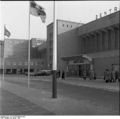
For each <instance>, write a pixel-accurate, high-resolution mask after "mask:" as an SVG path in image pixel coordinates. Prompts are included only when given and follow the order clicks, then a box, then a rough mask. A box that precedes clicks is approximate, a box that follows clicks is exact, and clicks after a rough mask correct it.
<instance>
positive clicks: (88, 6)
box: [0, 1, 120, 39]
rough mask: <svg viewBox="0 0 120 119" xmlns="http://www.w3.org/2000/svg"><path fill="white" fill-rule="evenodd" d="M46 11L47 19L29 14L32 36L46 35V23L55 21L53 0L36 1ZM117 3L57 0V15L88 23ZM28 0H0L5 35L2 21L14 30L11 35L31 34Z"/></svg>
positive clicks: (117, 5) (43, 36)
mask: <svg viewBox="0 0 120 119" xmlns="http://www.w3.org/2000/svg"><path fill="white" fill-rule="evenodd" d="M36 3H37V4H39V5H41V6H43V7H44V8H45V11H46V13H47V19H46V23H45V24H44V23H42V22H41V19H40V17H35V16H32V15H31V16H30V21H31V22H30V31H31V32H30V36H31V38H33V37H34V38H42V39H46V38H47V25H48V24H50V23H51V22H52V21H53V1H36ZM114 7H120V2H119V1H56V9H57V19H63V20H70V21H75V22H81V23H87V22H90V21H93V20H95V18H96V15H99V13H104V11H106V12H107V13H108V14H109V9H112V12H113V11H114ZM28 11H29V2H28V1H5V2H4V1H2V2H1V1H0V18H2V19H0V20H1V21H0V27H2V31H1V36H0V37H2V38H3V35H2V34H3V25H4V24H5V25H6V27H7V29H8V30H9V31H10V32H11V37H10V38H18V39H27V38H28V15H29V14H28V13H29V12H28Z"/></svg>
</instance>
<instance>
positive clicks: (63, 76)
mask: <svg viewBox="0 0 120 119" xmlns="http://www.w3.org/2000/svg"><path fill="white" fill-rule="evenodd" d="M62 79H63V80H65V72H64V71H62Z"/></svg>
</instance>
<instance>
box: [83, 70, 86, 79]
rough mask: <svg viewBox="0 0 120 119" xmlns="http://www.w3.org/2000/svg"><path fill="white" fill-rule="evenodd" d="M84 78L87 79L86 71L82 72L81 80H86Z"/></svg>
mask: <svg viewBox="0 0 120 119" xmlns="http://www.w3.org/2000/svg"><path fill="white" fill-rule="evenodd" d="M86 77H87V72H86V70H84V72H83V79H84V80H86Z"/></svg>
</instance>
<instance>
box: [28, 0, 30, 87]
mask: <svg viewBox="0 0 120 119" xmlns="http://www.w3.org/2000/svg"><path fill="white" fill-rule="evenodd" d="M29 87H30V1H29V14H28V88H29Z"/></svg>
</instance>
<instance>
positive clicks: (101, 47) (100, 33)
mask: <svg viewBox="0 0 120 119" xmlns="http://www.w3.org/2000/svg"><path fill="white" fill-rule="evenodd" d="M99 35H100V39H99V40H100V44H99V45H100V51H102V49H103V46H102V31H100V32H99Z"/></svg>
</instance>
